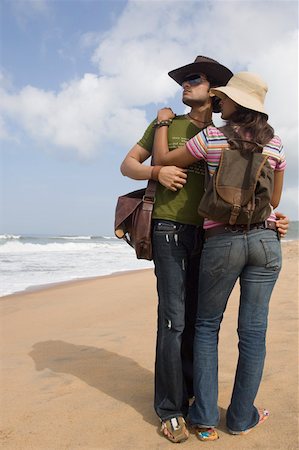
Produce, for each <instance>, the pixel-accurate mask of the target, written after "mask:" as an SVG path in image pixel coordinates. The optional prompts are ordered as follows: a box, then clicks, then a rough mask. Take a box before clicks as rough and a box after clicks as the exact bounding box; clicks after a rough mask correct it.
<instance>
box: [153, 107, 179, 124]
mask: <svg viewBox="0 0 299 450" xmlns="http://www.w3.org/2000/svg"><path fill="white" fill-rule="evenodd" d="M174 117H175V114H174V112H173V111H172V109H171V108H162V109H159V111H158V115H157V120H158V121H161V120H169V119H173V118H174Z"/></svg>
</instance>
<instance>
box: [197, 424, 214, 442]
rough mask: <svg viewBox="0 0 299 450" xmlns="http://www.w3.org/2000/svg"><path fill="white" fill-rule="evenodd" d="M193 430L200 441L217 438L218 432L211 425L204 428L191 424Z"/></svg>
mask: <svg viewBox="0 0 299 450" xmlns="http://www.w3.org/2000/svg"><path fill="white" fill-rule="evenodd" d="M192 428H193V432H194V433H195V434H196V437H197V438H198V439H199V440H200V441H216V440H217V439H219V436H218V433H217V431H216V430H215V428H213V427H209V428H205V427H198V426H196V425H193V427H192Z"/></svg>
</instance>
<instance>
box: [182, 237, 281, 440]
mask: <svg viewBox="0 0 299 450" xmlns="http://www.w3.org/2000/svg"><path fill="white" fill-rule="evenodd" d="M280 269H281V249H280V242H279V240H278V237H277V235H276V233H275V232H274V231H272V230H251V231H249V232H247V233H242V232H235V233H233V232H231V233H226V234H221V235H217V236H214V237H211V238H209V239H208V240H207V241H206V242H205V244H204V248H203V252H202V258H201V265H200V276H199V303H198V312H197V319H196V328H195V341H194V391H195V403H194V404H193V406H192V407H191V408H190V420H191V422H192V423H193V424H197V425H203V426H216V425H217V424H218V421H219V412H218V407H217V399H218V350H217V346H218V333H219V329H220V324H221V321H222V317H223V313H224V311H225V308H226V305H227V300H228V298H229V295H230V293H231V291H232V289H233V287H234V285H235V283H236V281H237V279H238V278H239V279H240V288H241V292H240V305H239V317H238V336H239V359H238V366H237V371H236V375H235V383H234V388H233V393H232V397H231V403H230V406H229V408H228V411H227V415H226V422H227V427H228V428H229V429H230V430H233V431H244V430H246V429H248V428H252V427H254V426H255V425H256V424H257V423H258V421H259V413H258V410H257V409H256V408H255V406H254V405H253V403H254V400H255V397H256V394H257V391H258V388H259V385H260V381H261V377H262V372H263V366H264V359H265V354H266V347H265V339H266V330H267V318H268V305H269V300H270V296H271V293H272V290H273V287H274V285H275V282H276V280H277V278H278V274H279V271H280Z"/></svg>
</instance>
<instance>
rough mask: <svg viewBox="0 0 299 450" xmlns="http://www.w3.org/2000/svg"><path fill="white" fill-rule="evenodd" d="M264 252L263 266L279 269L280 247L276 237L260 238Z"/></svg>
mask: <svg viewBox="0 0 299 450" xmlns="http://www.w3.org/2000/svg"><path fill="white" fill-rule="evenodd" d="M261 243H262V246H263V249H264V252H265V258H266V262H265V267H266V268H267V269H271V270H275V271H279V270H280V269H281V247H280V242H279V240H278V239H277V238H271V239H261Z"/></svg>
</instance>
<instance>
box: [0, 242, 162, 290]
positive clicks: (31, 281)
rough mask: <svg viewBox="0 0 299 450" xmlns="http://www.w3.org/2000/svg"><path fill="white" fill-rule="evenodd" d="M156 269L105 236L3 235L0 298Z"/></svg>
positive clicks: (0, 262)
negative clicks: (32, 290) (35, 289)
mask: <svg viewBox="0 0 299 450" xmlns="http://www.w3.org/2000/svg"><path fill="white" fill-rule="evenodd" d="M150 267H153V263H152V262H151V261H145V260H138V259H136V257H135V252H134V250H133V249H132V248H131V247H130V246H129V245H128V244H127V243H126V242H124V241H123V240H121V239H117V238H115V237H104V236H14V235H8V234H6V235H0V273H1V283H0V297H1V296H4V295H9V294H13V293H15V292H19V291H24V290H26V289H28V288H32V287H36V286H40V285H47V284H52V283H59V282H62V281H69V280H76V279H80V278H89V277H95V276H100V275H108V274H112V273H114V272H122V271H127V270H135V269H145V268H150Z"/></svg>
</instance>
